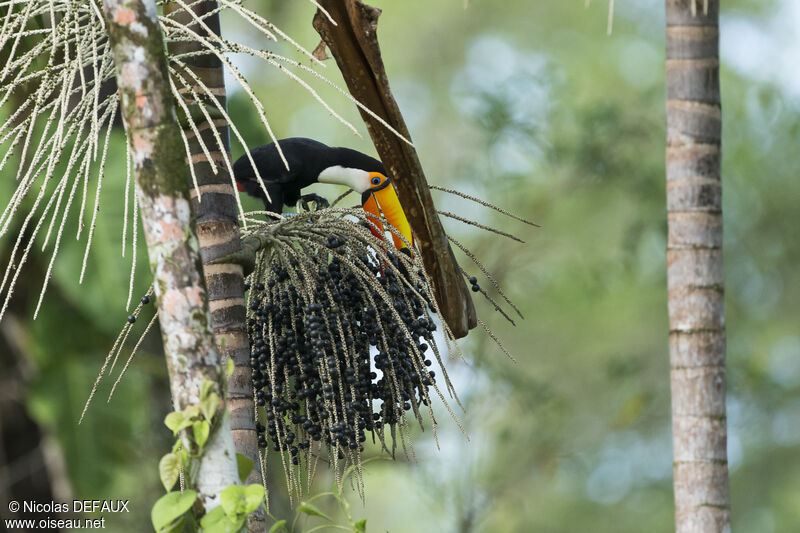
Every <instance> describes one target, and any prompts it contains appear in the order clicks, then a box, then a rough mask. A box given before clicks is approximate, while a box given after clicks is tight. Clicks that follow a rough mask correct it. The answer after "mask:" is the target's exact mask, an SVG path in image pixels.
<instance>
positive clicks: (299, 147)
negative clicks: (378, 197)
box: [233, 137, 386, 213]
mask: <svg viewBox="0 0 800 533" xmlns="http://www.w3.org/2000/svg"><path fill="white" fill-rule="evenodd" d="M278 142H279V143H280V146H281V151H282V152H283V155H284V157H286V161H287V162H288V163H289V169H288V170H287V169H286V165H284V163H283V161H282V160H281V158H280V155H279V154H278V150H277V148H275V143H269V144H265V145H263V146H259V147H258V148H255V149H254V150H252V151H251V152H250V155H251V156H252V158H253V162H255V164H256V168H257V169H258V173H259V175H260V176H261V179H262V180H263V181H264V186H265V187H266V189H267V192H269V196H270V199H271V201H268V200H267V198H266V197H265V196H264V191H262V190H261V185H260V184H259V183H258V179H257V178H256V173H255V172H254V171H253V167H252V165H251V164H250V159H249V158H248V157H247V154H245V155H243V156H241V157H240V158H239V159H237V160H236V162H235V163H234V164H233V174H234V176H235V177H236V182H237V183H238V184H239V185H240V190H244V192H246V193H247V194H249V195H251V196H255V197H257V198H261V199H262V200H263V201H264V206H265V207H266V210H267V211H272V212H274V213H280V212H281V211H282V210H283V206H284V205H288V206H294V205H295V204H296V203H297V201H298V200H299V199H300V196H301V192H300V191H301V190H302V189H304V188H306V187H308V186H309V185H311V184H313V183H317V182H318V181H319V175H320V174H322V172H323V171H324V170H325V169H327V168H331V167H337V166H339V167H344V168H354V169H360V170H364V171H366V172H379V173H380V174H383V175H384V176H385V175H386V170H385V169H384V168H383V163H381V162H380V161H378V160H377V159H375V158H374V157H370V156H368V155H366V154H362V153H361V152H359V151H357V150H352V149H350V148H342V147H330V146H328V145H327V144H324V143H321V142H319V141H315V140H314V139H308V138H306V137H291V138H288V139H281V140H279V141H278ZM359 192H361V191H359Z"/></svg>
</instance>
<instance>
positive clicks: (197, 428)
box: [192, 420, 211, 448]
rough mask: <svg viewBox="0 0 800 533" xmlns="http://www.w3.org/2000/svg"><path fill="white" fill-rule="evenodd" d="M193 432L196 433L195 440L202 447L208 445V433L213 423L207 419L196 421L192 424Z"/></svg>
mask: <svg viewBox="0 0 800 533" xmlns="http://www.w3.org/2000/svg"><path fill="white" fill-rule="evenodd" d="M192 432H193V433H194V441H195V442H196V443H197V445H198V446H199V447H200V448H202V447H203V446H205V445H206V441H207V440H208V434H209V433H210V432H211V425H210V424H209V423H208V422H206V421H205V420H200V421H199V422H194V423H193V424H192Z"/></svg>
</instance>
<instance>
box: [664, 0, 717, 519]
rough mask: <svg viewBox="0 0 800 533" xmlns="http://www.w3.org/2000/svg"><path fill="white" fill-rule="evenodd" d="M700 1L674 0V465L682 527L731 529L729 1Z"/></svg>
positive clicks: (669, 160) (670, 29)
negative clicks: (723, 38)
mask: <svg viewBox="0 0 800 533" xmlns="http://www.w3.org/2000/svg"><path fill="white" fill-rule="evenodd" d="M693 1H694V0H667V1H666V15H667V16H666V20H667V35H666V43H667V45H666V57H667V62H666V78H667V153H666V168H667V211H668V228H669V229H668V243H667V270H668V273H667V287H668V300H669V321H670V367H671V371H670V382H671V389H672V429H673V458H674V466H673V474H674V492H675V529H676V531H679V532H711V531H730V499H729V489H728V461H727V450H726V442H727V434H726V431H727V429H726V418H725V306H724V293H723V277H722V201H721V198H722V184H721V176H720V146H721V144H720V141H721V125H722V118H721V115H722V113H721V107H720V93H719V45H718V42H719V24H718V20H719V2H718V0H710V1H709V2H708V3H707V6H706V7H707V11H704V6H703V2H699V1H698V2H697V4H698V5H697V6H696V9H695V6H693V5H692V2H693ZM693 12H694V13H693Z"/></svg>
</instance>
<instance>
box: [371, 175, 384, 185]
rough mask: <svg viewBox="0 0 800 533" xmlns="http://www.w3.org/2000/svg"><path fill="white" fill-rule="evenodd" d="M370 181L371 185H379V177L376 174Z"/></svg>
mask: <svg viewBox="0 0 800 533" xmlns="http://www.w3.org/2000/svg"><path fill="white" fill-rule="evenodd" d="M370 181H371V182H372V184H373V185H380V184H381V179H380V178H379V177H378V176H375V177H374V178H372V179H371V180H370Z"/></svg>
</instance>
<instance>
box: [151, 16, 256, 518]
mask: <svg viewBox="0 0 800 533" xmlns="http://www.w3.org/2000/svg"><path fill="white" fill-rule="evenodd" d="M184 5H188V6H190V7H191V13H190V12H187V11H186V10H184V9H183V7H182V6H181V5H180V4H178V3H177V2H170V3H168V4H166V6H165V8H164V10H165V13H166V14H167V15H168V16H169V17H170V18H172V19H173V20H175V21H177V22H180V23H181V24H185V25H187V26H189V27H191V28H192V30H193V31H195V32H197V33H198V34H199V35H201V36H203V37H204V38H210V37H209V30H210V31H211V32H213V33H214V34H215V35H217V36H218V35H220V23H219V14H217V13H214V14H211V15H209V14H208V13H213V11H214V10H215V9H217V2H216V1H213V0H209V1H203V2H195V3H192V2H185V3H184ZM198 18H199V19H201V20H202V21H203V24H199V23H198V22H197V19H198ZM201 49H202V47H201V46H200V45H199V44H197V43H189V42H180V43H171V44H170V46H169V50H170V53H187V52H195V51H198V50H201ZM182 61H183V62H184V63H185V64H186V65H187V69H186V70H187V71H191V72H190V73H189V72H184V73H183V74H184V76H183V77H184V79H186V80H189V81H190V82H192V85H193V88H194V91H195V93H196V94H197V95H206V89H208V91H210V92H211V93H212V94H213V95H214V97H215V98H216V101H217V103H219V104H220V105H221V106H225V105H226V95H225V80H224V77H223V66H222V62H221V61H220V59H219V58H218V57H217V56H215V55H212V54H206V55H197V56H192V57H186V58H184V59H183V60H182ZM176 85H177V86H178V87H179V90H181V89H183V90H182V93H183V96H184V101H185V102H186V104H187V106H196V105H198V104H200V105H202V104H205V105H206V107H207V108H208V110H209V115H210V116H212V117H219V113H214V106H215V102H213V101H211V100H210V97H209V96H207V95H206V96H204V98H203V99H202V101H201V102H195V101H194V99H193V95H192V93H191V91H189V90H186V89H184V88H183V86H182V84H181V83H180V82H176ZM203 86H205V87H203ZM193 120H194V122H195V125H196V127H197V131H199V132H200V135H201V137H202V141H203V143H205V146H206V147H207V149H208V151H209V155H210V156H211V158H212V159H214V161H215V162H216V168H217V173H216V174H214V171H213V169H212V166H211V164H210V163H209V161H208V159H207V158H206V157H205V153H204V151H203V149H202V145H201V144H200V141H199V140H198V139H197V137H196V135H195V133H194V130H193V129H192V128H191V127H190V126H189V125H188V124H185V125H184V126H183V127H184V135H185V136H186V138H187V139H188V143H189V150H190V152H191V154H192V155H193V160H192V163H191V164H192V165H194V173H195V177H196V179H197V185H198V189H199V191H200V194H201V199H202V201H198V198H197V193H196V191H195V189H194V187H192V189H191V191H190V192H191V195H192V210H193V212H194V213H195V216H196V217H197V237H198V239H199V241H200V255H201V257H202V258H203V271H204V274H205V279H206V286H207V287H208V299H209V304H210V307H211V325H212V327H213V329H214V335H215V336H216V340H217V346H218V347H219V349H220V350H221V351H222V352H223V356H227V357H230V358H232V359H233V361H234V364H235V370H234V372H233V375H232V376H231V378H230V380H229V382H228V396H227V404H228V408H229V409H230V413H231V430H232V432H233V442H234V445H235V447H236V452H237V453H240V454H242V455H244V456H246V457H249V458H250V459H252V460H253V462H254V464H255V465H256V466H255V468H253V470H252V472H251V473H250V476H249V477H248V478H247V483H248V484H250V483H257V484H259V485H260V484H262V479H261V469H260V468H259V458H258V437H257V434H256V428H255V419H254V404H253V385H252V379H251V376H250V374H251V370H250V344H249V341H248V337H247V324H246V320H247V318H246V309H245V300H244V279H243V273H242V267H241V266H240V265H237V264H233V263H230V264H210V262H211V261H213V260H215V259H217V258H218V257H220V256H224V255H227V254H231V253H233V252H236V251H238V250H239V249H240V243H239V224H238V218H239V217H238V215H239V213H238V211H237V203H236V197H235V195H236V194H237V193H236V190H235V189H234V188H233V185H232V184H231V176H230V174H229V173H228V167H227V166H226V165H225V164H224V163H223V160H224V158H227V159H228V160H229V161H230V160H231V159H230V141H229V138H230V137H229V132H228V126H227V122H226V121H225V120H224V119H223V118H219V119H217V120H214V123H213V124H212V123H209V122H208V120H207V119H206V118H205V115H203V114H197V115H195V116H194V117H193ZM217 135H218V136H219V139H221V140H222V142H223V144H224V147H220V146H219V143H218V141H217ZM248 524H249V525H248V527H249V529H250V531H264V513H263V509H259V511H257V512H256V513H253V514H252V515H251V516H250V517H249V518H248Z"/></svg>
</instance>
